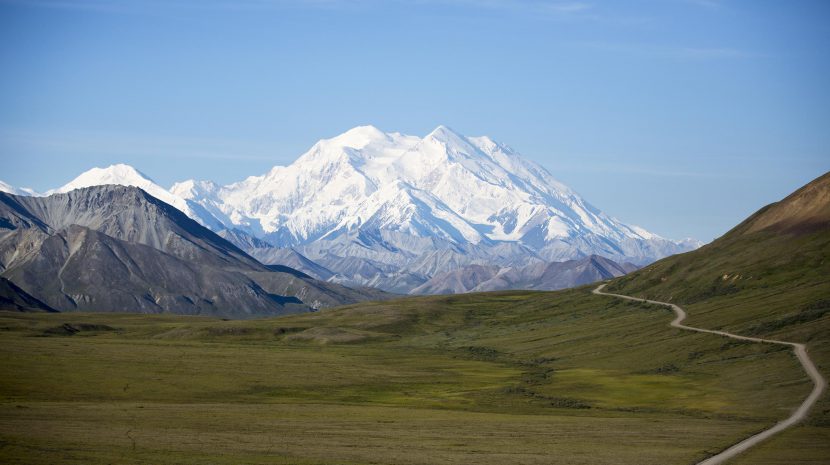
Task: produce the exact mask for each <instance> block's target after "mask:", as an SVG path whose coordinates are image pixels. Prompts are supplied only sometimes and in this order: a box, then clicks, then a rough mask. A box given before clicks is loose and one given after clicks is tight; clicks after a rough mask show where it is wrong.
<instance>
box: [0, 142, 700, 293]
mask: <svg viewBox="0 0 830 465" xmlns="http://www.w3.org/2000/svg"><path fill="white" fill-rule="evenodd" d="M102 184H120V185H132V186H136V187H140V188H141V189H143V190H144V191H146V192H147V193H149V194H150V195H152V196H154V197H156V198H158V199H160V200H162V201H164V202H166V203H168V204H170V205H173V206H174V207H176V208H177V209H179V210H181V211H182V212H184V213H185V214H187V215H188V216H189V217H190V218H192V219H194V220H195V221H197V222H198V223H200V224H201V225H202V226H205V227H207V228H209V229H211V230H213V231H214V232H217V233H220V235H222V236H223V237H224V238H226V239H227V240H228V241H230V242H232V243H234V244H235V245H237V246H238V247H239V248H241V249H242V250H244V251H245V252H247V253H248V254H250V255H251V256H253V257H255V258H257V259H258V260H260V261H261V262H263V263H266V264H280V265H285V266H291V267H296V268H299V269H300V270H301V271H303V272H305V273H307V274H309V275H311V276H314V277H317V278H318V279H322V280H326V281H329V282H333V283H340V284H344V285H348V286H371V287H375V288H379V289H383V290H386V291H391V292H396V293H404V294H405V293H411V292H415V291H414V290H415V289H416V288H421V289H424V288H422V287H421V286H426V288H429V287H432V286H433V285H434V282H433V283H431V284H427V283H428V282H430V281H431V280H433V279H434V278H437V277H440V276H445V275H446V274H447V273H451V272H454V271H456V270H463V269H465V268H466V267H469V266H471V265H478V266H484V267H496V268H498V269H493V273H495V274H498V275H503V274H504V273H507V272H508V271H510V270H512V273H513V274H515V273H518V272H519V271H518V270H519V269H523V268H526V267H528V266H535V267H536V268H534V269H541V268H544V267H547V266H548V265H549V264H551V263H552V262H563V261H569V260H580V259H584V258H586V257H589V256H591V255H599V256H602V257H605V258H607V259H610V260H613V261H615V262H617V263H619V264H622V263H631V264H634V265H637V266H642V265H644V264H647V263H651V262H653V261H654V260H657V259H659V258H662V257H665V256H668V255H671V254H675V253H679V252H684V251H687V250H691V249H694V248H696V247H698V246H699V245H700V243H699V242H697V241H693V240H683V241H673V240H669V239H665V238H662V237H660V236H657V235H655V234H652V233H650V232H648V231H646V230H644V229H642V228H639V227H637V226H632V225H627V224H624V223H622V222H620V221H618V220H616V219H614V218H613V217H611V216H609V215H607V214H606V213H604V212H602V211H601V210H600V209H598V208H596V207H594V206H593V205H591V204H589V203H588V202H586V201H585V200H584V199H583V198H582V197H580V196H579V195H578V194H577V193H576V192H574V191H573V190H572V189H570V188H569V187H567V186H565V185H564V184H562V183H561V182H559V181H557V180H556V179H554V177H553V176H552V175H551V174H550V173H549V172H548V171H547V170H546V169H545V168H543V167H542V166H540V165H538V164H536V163H533V162H531V161H529V160H527V159H525V158H523V157H522V156H521V155H519V154H518V153H517V152H516V151H514V150H513V149H511V148H510V147H508V146H506V145H504V144H501V143H498V142H495V141H494V140H492V139H490V138H489V137H467V136H464V135H461V134H459V133H457V132H455V131H453V130H451V129H449V128H447V127H444V126H439V127H438V128H436V129H435V130H434V131H432V132H430V133H429V134H428V135H426V136H424V137H416V136H408V135H403V134H400V133H385V132H382V131H380V130H378V129H377V128H375V127H372V126H361V127H357V128H354V129H351V130H349V131H347V132H345V133H343V134H341V135H339V136H336V137H333V138H330V139H323V140H320V141H318V142H317V143H315V144H314V145H313V146H312V147H311V149H309V150H308V151H307V152H306V153H305V154H303V155H301V156H300V157H299V158H298V159H297V160H296V161H295V162H294V163H292V164H290V165H289V166H276V167H274V168H273V169H271V170H270V171H268V172H267V173H265V174H264V175H261V176H251V177H248V178H246V179H244V180H242V181H240V182H236V183H232V184H229V185H225V186H221V185H217V184H215V183H213V182H210V181H196V180H188V181H183V182H180V183H176V184H175V185H174V186H173V187H172V188H171V189H170V190H167V189H164V188H162V187H161V186H159V185H158V184H156V183H154V182H153V181H152V180H150V179H149V178H148V177H147V176H145V175H143V174H142V173H141V172H139V171H138V170H135V169H134V168H132V167H130V166H127V165H114V166H111V167H108V168H95V169H92V170H89V171H87V172H85V173H83V174H81V175H80V176H78V177H77V178H76V179H74V180H73V181H71V182H70V183H68V184H66V185H65V186H63V187H60V188H58V189H54V190H52V191H49V192H47V194H48V193H64V192H68V191H71V190H73V189H77V188H79V187H88V186H94V185H102ZM4 189H5V190H12V191H14V192H17V193H24V191H22V190H19V189H18V190H15V189H14V188H12V187H11V186H6V187H3V186H0V190H4ZM470 269H472V268H470ZM459 272H461V273H463V271H459ZM510 279H511V280H513V279H519V280H520V281H521V280H522V279H524V278H521V277H515V276H514V277H513V278H510ZM576 284H584V283H582V282H579V283H576ZM522 285H529V284H527V283H523V284H522ZM464 287H466V286H464Z"/></svg>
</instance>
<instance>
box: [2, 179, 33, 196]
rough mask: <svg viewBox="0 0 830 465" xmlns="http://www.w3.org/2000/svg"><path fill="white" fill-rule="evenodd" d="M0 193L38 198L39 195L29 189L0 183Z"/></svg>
mask: <svg viewBox="0 0 830 465" xmlns="http://www.w3.org/2000/svg"><path fill="white" fill-rule="evenodd" d="M0 192H6V193H8V194H12V195H30V196H35V197H37V196H39V195H40V194H39V193H37V192H35V190H34V189H29V188H28V187H14V186H12V185H11V184H9V183H5V182H3V181H0Z"/></svg>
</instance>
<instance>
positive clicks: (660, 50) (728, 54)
mask: <svg viewBox="0 0 830 465" xmlns="http://www.w3.org/2000/svg"><path fill="white" fill-rule="evenodd" d="M571 45H572V46H575V47H584V48H590V49H594V50H599V51H605V52H612V53H622V54H630V55H641V56H647V57H657V58H672V59H687V60H716V59H730V58H761V57H763V56H764V55H763V54H761V53H756V52H752V51H748V50H741V49H737V48H731V47H679V46H669V45H654V44H645V43H619V42H573V43H571Z"/></svg>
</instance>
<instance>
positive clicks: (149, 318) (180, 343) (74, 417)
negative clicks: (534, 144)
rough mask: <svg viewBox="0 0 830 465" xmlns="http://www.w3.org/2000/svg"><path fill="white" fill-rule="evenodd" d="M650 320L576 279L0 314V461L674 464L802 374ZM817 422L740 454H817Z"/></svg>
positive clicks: (781, 402) (700, 453)
mask: <svg viewBox="0 0 830 465" xmlns="http://www.w3.org/2000/svg"><path fill="white" fill-rule="evenodd" d="M670 319H671V315H670V313H669V311H668V310H667V309H665V308H662V307H653V306H649V305H645V304H637V303H628V302H624V301H621V300H618V299H613V298H610V297H603V296H594V295H591V294H590V288H581V289H574V290H569V291H562V292H553V293H531V292H502V293H487V294H473V295H461V296H452V297H423V298H411V299H402V300H397V301H392V302H383V303H369V304H361V305H355V306H351V307H343V308H339V309H332V310H327V311H322V312H319V313H314V314H305V315H297V316H290V317H283V318H275V319H268V320H256V321H222V320H215V319H207V318H196V317H174V316H161V315H124V314H17V313H2V314H0V351H2V354H0V373H2V377H0V461H2V462H3V463H44V464H45V463H78V464H80V463H85V464H86V463H92V464H95V463H101V464H103V463H148V464H150V463H183V464H184V463H194V464H195V463H200V464H201V463H217V464H220V463H234V464H236V463H308V464H318V463H367V464H368V463H396V464H397V463H404V464H432V463H458V464H466V463H479V464H488V463H492V464H503V463H527V464H535V463H562V464H660V465H665V464H679V465H687V464H692V463H694V462H695V461H696V460H699V459H701V458H704V457H706V456H708V455H711V454H712V453H715V452H717V451H718V450H720V449H722V448H724V447H726V446H727V445H729V444H731V443H732V442H734V441H735V440H736V439H738V438H740V437H743V436H746V435H748V434H750V433H752V432H755V431H759V430H761V429H763V428H765V427H768V426H770V425H771V424H773V423H775V421H777V420H778V419H780V418H783V417H784V416H786V415H787V414H788V412H789V411H790V409H792V408H793V407H794V406H796V405H797V404H798V403H800V400H801V399H802V398H803V397H804V396H805V395H806V394H807V393H808V392H809V390H810V388H811V384H810V382H809V380H808V379H807V377H806V375H804V374H803V373H802V372H801V370H800V367H799V365H798V363H797V361H796V360H795V358H794V356H793V355H792V354H791V353H790V352H789V351H787V350H783V349H782V348H780V347H777V346H772V345H764V344H749V343H740V342H737V341H730V340H727V339H723V338H719V337H716V336H711V335H704V334H695V333H689V332H684V331H681V330H677V329H673V328H670V327H668V325H667V324H668V321H669V320H670ZM67 325H68V326H67ZM822 418H823V417H822ZM828 426H830V425H827V424H825V423H824V422H823V421H820V420H817V421H814V422H811V423H810V424H809V425H808V426H803V427H799V428H798V431H797V432H793V433H792V434H791V436H792V439H791V440H788V438H787V437H785V436H782V437H781V438H779V439H775V440H773V441H770V443H769V446H768V447H767V448H766V449H767V450H766V452H764V454H763V455H762V456H759V457H750V456H749V455H748V456H747V459H746V460H750V461H744V462H740V463H788V464H799V463H812V464H818V463H827V457H828V447H830V446H828V444H830V441H828V439H830V435H828V431H830V428H828ZM788 434H790V433H788ZM810 438H812V439H813V441H812V442H811V441H810ZM776 454H778V455H782V454H783V455H784V456H785V457H786V460H784V461H780V459H778V460H779V461H775V460H773V461H770V462H765V461H764V460H766V459H767V458H770V459H774V458H775V457H776ZM736 463H737V462H736Z"/></svg>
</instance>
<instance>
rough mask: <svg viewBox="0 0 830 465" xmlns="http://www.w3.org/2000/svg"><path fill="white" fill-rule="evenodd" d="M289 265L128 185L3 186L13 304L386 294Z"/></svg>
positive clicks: (74, 305)
mask: <svg viewBox="0 0 830 465" xmlns="http://www.w3.org/2000/svg"><path fill="white" fill-rule="evenodd" d="M291 271H292V272H280V271H273V270H271V269H269V268H268V267H266V266H264V265H262V264H261V263H259V262H258V261H257V260H255V259H254V258H252V257H250V256H249V255H247V254H246V253H245V252H243V251H242V250H240V249H239V248H237V247H236V246H234V245H233V244H231V243H229V242H228V241H226V240H224V239H222V238H221V237H219V236H218V235H216V234H215V233H213V232H211V231H210V230H208V229H206V228H204V227H203V226H201V225H200V224H198V223H197V222H196V221H194V220H192V219H190V218H189V217H187V216H186V215H185V214H184V213H182V212H181V211H179V210H178V209H176V208H174V207H172V206H170V205H168V204H166V203H164V202H162V201H160V200H158V199H157V198H155V197H153V196H151V195H149V194H147V193H146V192H144V191H143V190H141V189H138V188H135V187H123V186H114V185H106V186H97V187H88V188H81V189H77V190H73V191H71V192H68V193H66V194H54V195H51V196H49V197H31V196H15V195H10V194H6V193H0V276H2V278H4V280H7V281H8V282H9V285H8V286H6V287H8V289H7V290H9V292H4V294H6V295H8V294H12V290H14V291H15V292H14V296H16V297H14V299H15V303H14V305H18V306H22V305H21V303H20V302H22V303H24V304H26V305H28V306H29V307H31V308H34V309H37V308H39V307H43V308H42V309H54V310H58V311H77V310H83V311H118V312H141V313H159V312H173V313H182V314H200V315H216V316H226V317H254V316H265V315H277V314H283V313H294V312H302V311H309V310H312V309H315V308H321V307H326V306H334V305H341V304H345V303H354V302H358V301H361V300H366V299H368V298H383V297H384V295H383V293H380V292H376V291H370V290H366V291H358V290H352V289H348V288H345V287H343V286H339V285H336V284H331V283H325V282H321V281H318V280H315V279H312V278H310V277H308V276H304V275H301V274H299V273H296V272H293V270H291ZM12 286H13V287H12ZM17 290H19V291H21V292H18V291H17ZM32 299H33V300H32ZM41 304H42V305H41ZM5 307H12V304H8V305H5Z"/></svg>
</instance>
